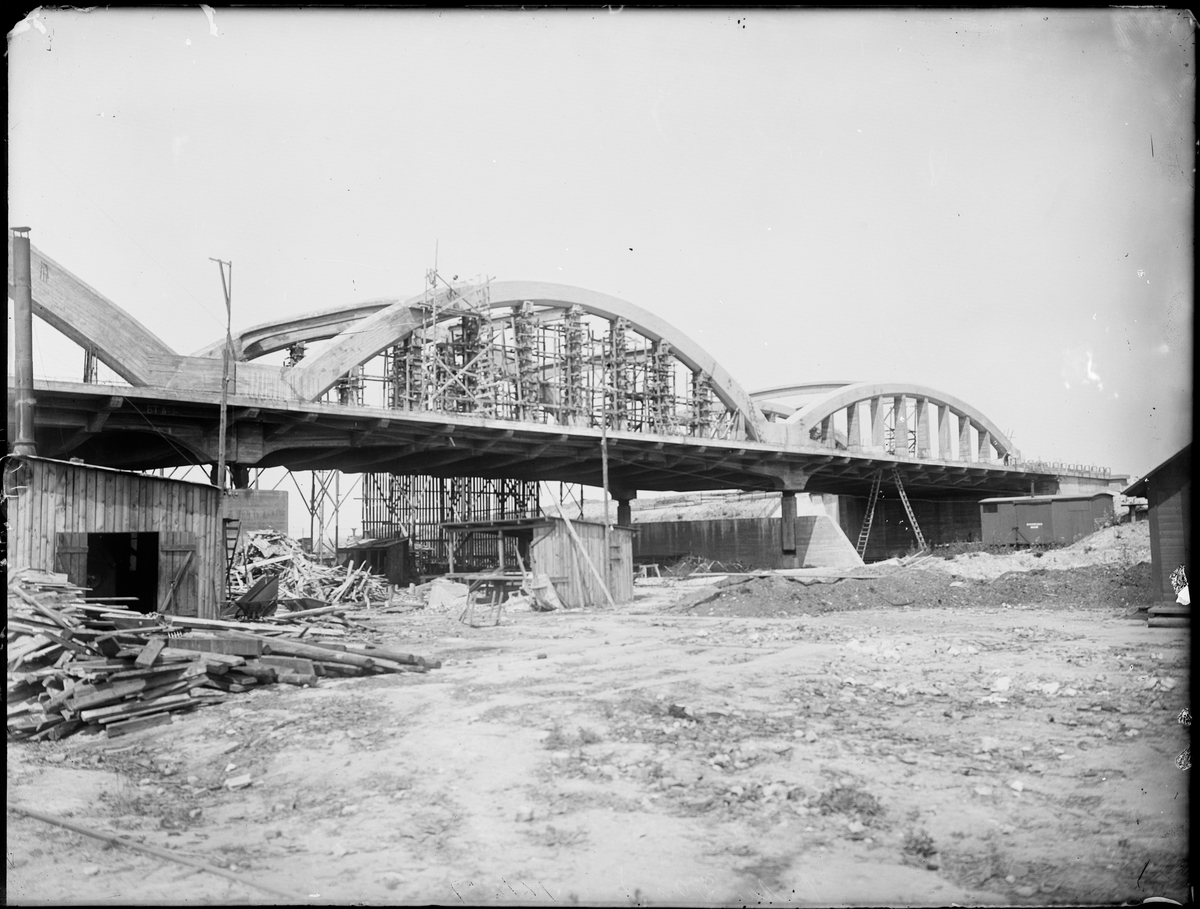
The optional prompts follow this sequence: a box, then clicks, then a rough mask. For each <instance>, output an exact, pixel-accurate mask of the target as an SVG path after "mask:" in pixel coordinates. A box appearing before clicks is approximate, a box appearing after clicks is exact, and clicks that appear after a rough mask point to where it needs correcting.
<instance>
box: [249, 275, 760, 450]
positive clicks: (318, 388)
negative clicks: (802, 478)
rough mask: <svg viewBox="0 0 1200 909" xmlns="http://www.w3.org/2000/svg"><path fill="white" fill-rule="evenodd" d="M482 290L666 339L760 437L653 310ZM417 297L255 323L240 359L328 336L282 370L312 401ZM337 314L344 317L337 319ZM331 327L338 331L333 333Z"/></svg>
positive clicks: (409, 327) (558, 288)
mask: <svg viewBox="0 0 1200 909" xmlns="http://www.w3.org/2000/svg"><path fill="white" fill-rule="evenodd" d="M480 289H481V288H480V287H476V288H473V289H471V290H464V291H463V294H464V295H470V294H471V293H472V292H477V291H478V290H480ZM487 290H488V306H489V308H491V309H493V310H495V309H500V308H504V307H511V306H518V305H520V304H521V303H523V302H525V301H529V302H531V303H533V304H535V305H538V306H550V307H556V308H563V309H566V308H569V307H572V306H578V307H579V308H580V309H581V310H583V311H584V312H585V313H588V314H590V315H594V316H599V317H601V318H605V319H610V320H611V319H618V318H623V319H625V320H626V321H628V323H629V327H630V328H631V329H632V330H634V331H636V332H637V333H638V334H640V335H642V336H643V337H645V338H648V339H649V340H651V341H660V340H661V341H666V342H667V343H669V344H670V345H671V352H672V354H673V356H674V357H675V358H676V359H677V360H679V361H680V362H681V363H683V364H684V365H685V366H686V367H688V368H689V369H691V370H692V371H693V372H699V373H703V374H705V375H707V376H708V377H709V378H710V381H711V384H712V389H713V393H714V394H715V395H716V397H717V398H718V399H719V400H720V401H721V402H722V403H723V404H724V405H725V406H726V407H727V408H729V409H730V410H731V411H733V412H734V413H737V414H740V415H741V417H742V420H743V423H744V425H745V427H746V434H747V436H748V437H749V438H750V439H752V440H761V439H762V438H763V437H764V435H765V431H764V426H765V424H766V420H765V418H764V417H763V414H762V411H761V410H759V408H758V406H757V405H756V404H755V403H754V402H753V401H752V400H751V398H750V395H749V394H747V393H746V391H745V389H743V388H742V387H741V385H740V384H738V382H737V381H736V380H734V378H733V377H732V376H731V375H730V374H729V373H728V372H726V370H725V369H724V367H722V366H721V365H720V364H719V363H718V362H717V361H716V360H715V359H714V358H713V357H712V356H711V355H710V354H709V353H708V352H707V351H705V350H704V349H703V348H702V347H700V345H698V344H697V343H696V342H694V341H693V340H692V339H691V338H689V337H687V336H686V335H685V334H683V332H681V331H679V330H678V329H677V328H675V327H674V326H673V325H671V324H670V323H668V322H666V321H664V320H663V319H660V318H658V317H657V316H655V315H654V314H653V313H650V312H648V311H647V310H644V309H642V308H641V307H639V306H635V305H634V304H632V303H629V302H627V301H625V300H621V299H619V298H617V297H612V296H609V295H608V294H602V293H598V292H596V291H591V290H585V289H584V288H580V287H571V286H569V285H566V284H549V283H544V282H538V281H493V282H491V283H490V284H489V285H487ZM422 300H423V297H420V296H417V297H412V298H410V299H408V300H404V301H398V302H395V303H391V304H388V305H379V302H378V301H377V302H376V303H372V304H359V305H358V306H357V307H346V308H345V309H343V310H327V311H325V312H324V313H320V314H314V315H313V316H306V317H303V318H302V319H292V320H285V321H281V322H277V323H273V324H271V325H263V326H259V327H258V328H256V329H253V330H252V331H251V332H244V333H243V334H242V335H241V336H240V337H241V338H242V339H243V350H244V352H245V354H246V355H247V356H258V355H261V353H266V352H268V351H269V350H278V349H280V348H281V347H284V346H286V344H285V343H283V342H284V339H285V338H290V339H293V340H290V341H289V342H288V343H295V341H296V340H317V339H318V338H328V337H333V343H332V344H330V345H329V347H328V348H327V349H326V350H324V351H322V352H321V353H320V354H319V355H317V356H315V357H312V358H311V359H310V360H306V361H304V362H303V363H302V364H301V365H300V366H298V367H296V368H295V369H293V370H290V371H289V373H290V374H289V376H288V382H289V383H290V384H291V386H292V387H293V388H294V389H295V391H296V392H297V394H299V395H300V397H302V398H304V399H306V400H316V399H317V398H318V397H320V396H321V395H322V394H324V393H325V392H326V391H328V390H329V389H330V388H332V387H333V386H334V385H335V384H336V383H337V381H338V379H339V378H340V377H341V376H343V375H346V374H347V373H348V372H350V370H352V369H354V368H355V367H357V366H360V365H361V364H363V363H365V362H366V361H367V360H369V359H370V358H371V357H374V356H376V355H378V354H379V353H381V352H382V351H383V350H385V349H386V348H388V347H391V346H393V345H396V344H397V343H400V342H402V341H403V340H404V339H405V338H407V337H408V336H409V335H411V334H412V333H413V331H415V330H416V329H418V328H419V327H420V326H421V323H422V320H423V319H424V313H423V312H422V311H419V310H418V309H416V307H417V306H418V305H419V304H420V303H421V302H422ZM462 312H463V310H461V309H458V310H456V309H454V308H448V309H447V310H445V311H444V317H445V318H447V319H450V318H456V317H458V316H460V315H462ZM343 314H344V316H345V319H343V318H341V316H342V315H343ZM347 320H348V321H347ZM334 328H340V329H341V330H340V331H339V332H337V333H336V334H335V333H334V331H333V329H334Z"/></svg>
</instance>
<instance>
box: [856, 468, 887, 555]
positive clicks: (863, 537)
mask: <svg viewBox="0 0 1200 909" xmlns="http://www.w3.org/2000/svg"><path fill="white" fill-rule="evenodd" d="M882 486H883V471H882V470H877V471H875V479H874V480H872V481H871V496H870V498H868V499H867V513H866V516H865V517H864V518H863V523H862V530H860V531H859V532H858V545H857V546H856V547H854V548H855V550H856V551H857V552H858V557H859V558H860V559H861V558H862V557H863V553H864V552H866V551H867V537H869V536H870V535H871V524H872V523H873V522H874V520H875V503H876V502H878V501H879V490H880V487H882Z"/></svg>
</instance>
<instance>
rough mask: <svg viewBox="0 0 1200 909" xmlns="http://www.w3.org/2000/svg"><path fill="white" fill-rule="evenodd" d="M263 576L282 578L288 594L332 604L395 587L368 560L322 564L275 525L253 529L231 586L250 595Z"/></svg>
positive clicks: (282, 592) (377, 597)
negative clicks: (356, 563)
mask: <svg viewBox="0 0 1200 909" xmlns="http://www.w3.org/2000/svg"><path fill="white" fill-rule="evenodd" d="M264 579H266V580H267V581H268V582H271V581H274V582H277V583H278V596H279V597H280V598H281V599H283V600H289V599H290V600H295V599H312V600H319V601H321V602H322V603H325V604H328V605H331V606H337V605H340V604H342V603H347V604H350V603H364V604H368V605H369V603H370V602H378V601H383V600H386V599H387V598H388V592H389V589H390V588H389V586H388V582H387V580H386V579H384V578H381V577H379V576H378V575H375V574H372V573H371V572H370V570H369V569H368V568H366V567H365V566H364V567H362V568H349V567H347V566H345V565H322V564H321V563H320V562H316V561H313V560H312V559H311V558H310V557H309V554H308V553H306V552H305V551H304V549H303V548H302V547H301V546H300V544H299V543H298V542H296V541H295V540H293V539H291V538H290V537H286V536H284V535H283V534H281V533H275V532H274V531H270V530H265V531H251V532H250V533H247V534H246V537H245V541H244V542H243V543H242V544H241V545H239V546H238V550H237V553H236V555H235V556H234V559H233V566H232V568H231V569H230V573H229V592H230V594H231V595H232V596H242V595H245V594H247V593H249V592H250V591H251V590H252V589H253V587H254V585H255V584H256V583H260V582H262V581H263V580H264Z"/></svg>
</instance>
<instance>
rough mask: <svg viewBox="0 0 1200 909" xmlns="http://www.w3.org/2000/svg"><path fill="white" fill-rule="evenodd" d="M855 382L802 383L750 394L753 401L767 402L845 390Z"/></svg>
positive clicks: (762, 389)
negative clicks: (840, 389) (773, 399)
mask: <svg viewBox="0 0 1200 909" xmlns="http://www.w3.org/2000/svg"><path fill="white" fill-rule="evenodd" d="M857 384H858V383H857V382H802V383H800V384H798V385H776V386H775V387H773V388H760V389H759V390H758V391H752V392H750V397H751V398H752V399H753V400H755V401H767V400H770V399H771V398H790V397H793V396H795V395H817V394H826V393H827V392H831V391H836V390H837V389H839V388H845V387H846V386H847V385H857Z"/></svg>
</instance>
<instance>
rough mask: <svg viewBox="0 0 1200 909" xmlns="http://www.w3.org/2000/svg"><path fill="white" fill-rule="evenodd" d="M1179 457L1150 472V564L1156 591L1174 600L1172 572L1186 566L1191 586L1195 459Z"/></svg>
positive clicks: (1159, 594) (1160, 595)
mask: <svg viewBox="0 0 1200 909" xmlns="http://www.w3.org/2000/svg"><path fill="white" fill-rule="evenodd" d="M1184 460H1185V459H1182V458H1177V459H1175V460H1174V461H1171V462H1169V463H1167V464H1166V465H1164V466H1163V467H1161V468H1160V469H1159V470H1157V471H1155V472H1154V473H1153V474H1151V475H1150V478H1149V481H1150V482H1149V489H1148V490H1147V493H1146V499H1147V501H1148V503H1149V509H1148V510H1149V512H1150V564H1151V569H1152V580H1153V584H1154V593H1155V595H1156V596H1157V597H1159V598H1161V599H1164V600H1174V599H1175V591H1174V589H1173V588H1172V587H1171V572H1173V571H1174V570H1175V569H1176V568H1178V567H1179V566H1180V565H1186V566H1187V571H1188V575H1189V577H1188V587H1189V590H1190V588H1191V576H1190V575H1191V563H1190V559H1191V548H1192V547H1191V542H1192V539H1191V534H1192V508H1191V504H1192V503H1191V498H1192V477H1191V459H1190V458H1188V459H1186V461H1187V463H1183V462H1184Z"/></svg>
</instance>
